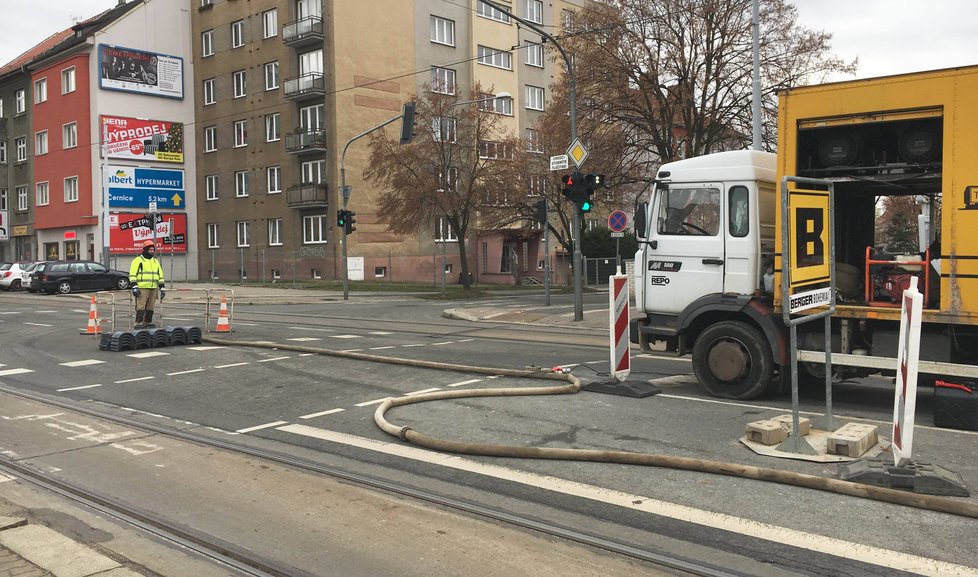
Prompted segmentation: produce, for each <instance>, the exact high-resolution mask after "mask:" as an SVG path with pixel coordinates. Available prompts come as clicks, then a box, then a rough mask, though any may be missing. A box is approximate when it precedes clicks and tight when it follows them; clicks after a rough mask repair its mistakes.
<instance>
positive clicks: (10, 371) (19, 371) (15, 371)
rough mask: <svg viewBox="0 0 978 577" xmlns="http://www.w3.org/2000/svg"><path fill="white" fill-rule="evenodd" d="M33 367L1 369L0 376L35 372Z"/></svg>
mask: <svg viewBox="0 0 978 577" xmlns="http://www.w3.org/2000/svg"><path fill="white" fill-rule="evenodd" d="M33 372H34V371H32V370H31V369H5V370H2V371H0V377H6V376H9V375H22V374H24V373H33Z"/></svg>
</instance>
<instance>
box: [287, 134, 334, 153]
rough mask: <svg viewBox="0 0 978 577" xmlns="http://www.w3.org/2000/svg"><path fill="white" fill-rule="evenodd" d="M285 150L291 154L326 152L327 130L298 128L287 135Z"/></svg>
mask: <svg viewBox="0 0 978 577" xmlns="http://www.w3.org/2000/svg"><path fill="white" fill-rule="evenodd" d="M285 151H286V152H288V153H290V154H304V153H307V152H326V131H325V130H323V129H322V128H314V129H308V130H304V129H301V128H300V129H297V130H296V131H295V132H290V133H288V134H286V135H285Z"/></svg>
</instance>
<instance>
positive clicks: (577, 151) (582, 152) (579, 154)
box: [567, 138, 587, 168]
mask: <svg viewBox="0 0 978 577" xmlns="http://www.w3.org/2000/svg"><path fill="white" fill-rule="evenodd" d="M567 156H569V157H570V159H571V160H573V161H574V166H576V167H577V168H580V167H581V165H582V164H584V160H585V159H586V158H587V149H586V148H584V145H583V144H581V139H580V138H575V139H574V142H572V143H571V145H570V147H569V148H568V149H567Z"/></svg>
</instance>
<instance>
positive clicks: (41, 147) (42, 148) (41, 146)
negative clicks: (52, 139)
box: [34, 130, 48, 156]
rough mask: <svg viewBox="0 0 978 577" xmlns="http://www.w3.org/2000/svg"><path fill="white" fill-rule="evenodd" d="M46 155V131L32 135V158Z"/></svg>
mask: <svg viewBox="0 0 978 577" xmlns="http://www.w3.org/2000/svg"><path fill="white" fill-rule="evenodd" d="M47 153H48V131H47V130H42V131H40V132H35V133H34V156H41V155H42V154H47Z"/></svg>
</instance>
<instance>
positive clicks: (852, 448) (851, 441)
mask: <svg viewBox="0 0 978 577" xmlns="http://www.w3.org/2000/svg"><path fill="white" fill-rule="evenodd" d="M878 440H879V436H878V435H877V433H876V426H875V425H867V424H864V423H849V424H848V425H845V426H844V427H841V428H839V429H837V430H836V431H835V432H834V433H832V434H830V435H829V439H828V447H827V451H828V453H829V454H832V455H843V456H846V457H860V456H862V454H863V453H865V452H866V451H868V450H870V449H871V448H872V447H873V446H875V445H876V443H877V441H878Z"/></svg>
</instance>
